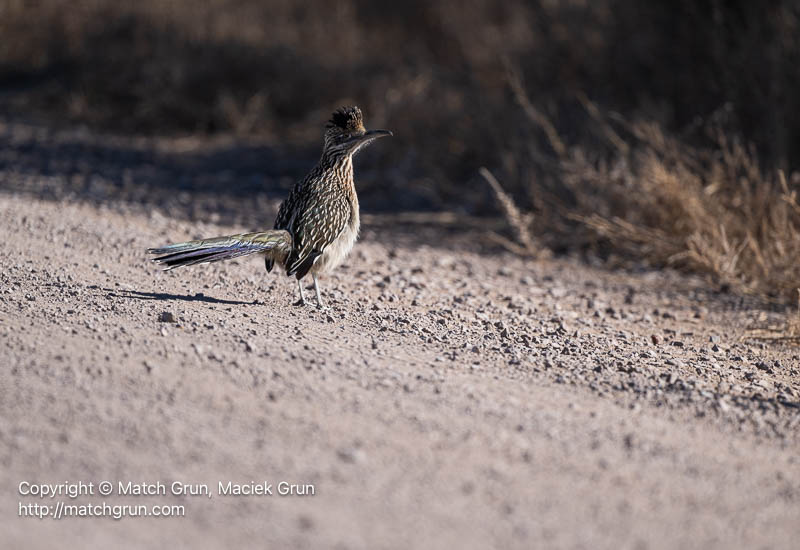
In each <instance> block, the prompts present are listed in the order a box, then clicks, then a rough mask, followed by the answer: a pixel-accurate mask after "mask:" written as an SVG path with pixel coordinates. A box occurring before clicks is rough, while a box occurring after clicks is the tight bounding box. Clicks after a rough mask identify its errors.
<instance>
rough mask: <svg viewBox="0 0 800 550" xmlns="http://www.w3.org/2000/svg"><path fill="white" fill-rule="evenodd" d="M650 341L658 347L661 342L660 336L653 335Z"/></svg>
mask: <svg viewBox="0 0 800 550" xmlns="http://www.w3.org/2000/svg"><path fill="white" fill-rule="evenodd" d="M650 341H651V342H653V344H655V345H658V343H659V342H660V341H661V340H660V339H659V337H658V334H651V335H650Z"/></svg>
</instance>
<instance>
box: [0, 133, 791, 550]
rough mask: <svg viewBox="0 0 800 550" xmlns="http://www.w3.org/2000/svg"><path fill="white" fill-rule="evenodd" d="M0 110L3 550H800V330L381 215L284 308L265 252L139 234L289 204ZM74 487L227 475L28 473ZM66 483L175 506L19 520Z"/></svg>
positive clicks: (289, 286)
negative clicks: (179, 510) (150, 487)
mask: <svg viewBox="0 0 800 550" xmlns="http://www.w3.org/2000/svg"><path fill="white" fill-rule="evenodd" d="M0 130H1V131H0V137H2V140H3V141H0V149H2V150H3V153H0V234H2V235H3V238H2V240H0V261H1V262H2V272H1V274H0V347H1V349H2V356H0V357H2V360H0V367H2V368H0V418H2V423H0V465H2V468H0V491H1V492H2V494H3V503H4V505H3V507H2V510H3V515H2V517H0V547H2V548H52V546H53V541H54V540H57V541H59V546H60V547H64V548H68V547H81V548H109V547H115V548H128V547H130V548H141V547H148V548H167V547H169V548H173V547H192V548H219V547H228V548H232V547H259V548H336V549H360V548H365V549H367V548H369V549H373V548H534V547H549V548H637V549H645V548H647V549H656V548H796V547H797V544H798V542H797V541H798V540H800V437H799V435H800V349H798V348H797V347H795V346H790V345H779V344H771V343H770V344H766V343H762V342H758V341H754V340H748V339H746V338H743V336H745V335H746V334H747V328H748V327H751V326H753V325H759V326H765V327H766V326H770V325H775V324H778V323H780V322H781V319H782V317H781V315H780V314H779V313H778V312H774V311H771V310H770V309H769V308H765V307H763V306H761V305H759V304H758V303H757V302H755V301H752V300H742V299H739V298H736V297H733V296H730V295H728V294H724V293H719V292H716V291H715V289H713V288H710V287H709V286H708V285H707V284H706V283H704V282H703V281H701V280H699V279H695V278H690V277H686V276H683V275H679V274H676V273H673V272H669V271H652V270H645V269H642V270H639V271H637V272H630V271H610V270H607V269H605V268H603V267H602V266H599V267H598V266H594V267H593V266H591V265H587V263H585V262H583V263H582V262H579V261H576V260H571V259H549V260H530V259H522V258H519V257H516V256H513V255H509V254H505V253H503V252H500V251H497V250H493V249H491V248H490V247H489V246H488V245H487V244H486V242H485V240H483V239H482V238H481V235H480V233H479V232H476V231H473V230H470V231H464V232H461V233H457V232H453V231H452V230H448V231H444V232H443V231H442V230H440V229H437V228H435V227H422V226H400V225H396V224H393V223H391V220H390V219H389V218H388V217H386V218H385V219H384V218H382V217H381V216H375V217H373V218H372V223H371V224H367V226H366V227H365V230H364V232H363V235H362V240H361V241H360V242H359V243H358V244H357V245H356V249H355V251H354V253H353V254H352V255H351V257H350V259H349V260H348V262H347V264H346V265H345V266H344V267H342V268H341V269H340V270H338V271H337V272H336V273H335V274H334V275H332V276H330V277H326V278H324V279H323V280H322V284H323V285H324V286H323V289H324V291H325V293H326V297H327V299H328V302H329V305H330V306H331V307H330V309H329V310H328V311H318V310H316V309H315V308H313V307H305V308H303V307H296V306H293V305H292V303H293V302H294V301H295V299H296V296H295V292H296V288H295V285H294V282H293V280H290V279H288V278H286V277H284V276H276V275H275V274H274V273H273V274H272V275H268V274H266V273H265V271H264V268H263V263H262V262H261V261H260V260H259V259H258V258H244V259H241V260H239V261H231V262H227V263H220V264H214V265H207V266H197V267H194V268H187V269H180V270H175V271H172V272H168V273H165V272H162V271H160V270H158V268H157V267H156V266H154V265H153V264H151V263H149V262H147V261H146V258H145V255H144V249H145V248H146V247H148V246H153V245H160V244H165V243H168V242H175V241H178V240H182V239H186V238H196V237H200V236H216V235H223V234H228V233H235V232H240V231H245V230H251V229H259V228H263V227H269V226H270V225H271V222H272V217H273V216H274V212H275V207H276V205H277V202H276V200H277V199H278V198H279V195H272V194H270V195H269V196H267V197H265V198H263V197H262V198H263V200H262V198H259V200H258V201H250V200H247V199H241V198H239V199H236V198H235V197H233V198H232V197H231V195H230V194H229V195H226V196H225V197H222V198H220V200H219V201H218V202H215V201H214V200H213V194H211V193H209V194H203V193H202V192H198V195H197V198H195V196H194V195H191V194H190V195H188V196H187V195H186V193H185V192H180V193H184V194H183V195H180V196H179V191H177V190H175V191H174V192H172V191H170V192H168V191H163V188H162V191H163V193H162V194H159V193H157V192H156V190H157V188H159V182H160V181H161V180H162V179H165V178H171V177H173V176H174V175H175V174H174V173H173V172H169V171H168V172H166V173H162V172H161V171H160V170H162V168H159V166H162V164H160V161H159V159H161V160H163V158H162V157H159V156H158V155H159V153H158V148H157V146H156V145H153V144H149V143H146V144H144V145H142V144H138V143H133V142H130V143H129V142H125V143H123V145H125V146H126V147H129V149H130V151H128V153H126V154H125V155H123V153H121V152H117V153H114V154H112V155H111V156H110V157H104V156H101V157H98V158H96V157H95V156H93V153H92V152H91V151H94V149H93V148H95V147H97V146H98V140H96V139H95V138H89V137H86V136H85V135H84V134H80V133H77V134H75V135H72V134H70V135H69V136H68V137H67V138H65V137H63V136H61V137H58V136H57V137H52V136H49V134H48V136H49V137H48V136H45V137H42V136H40V135H38V134H37V133H36V131H34V130H35V129H33V130H32V129H31V128H29V127H24V126H13V125H6V126H3V127H2V128H0ZM26 140H27V141H26ZM26 144H32V145H30V146H27V145H26ZM181 145H182V143H178V142H176V143H173V144H172V145H171V146H172V147H174V148H176V150H177V149H179V148H180V147H179V146H181ZM183 145H185V143H184V144H183ZM70 147H72V149H70ZM150 148H152V149H150ZM65 151H66V152H65ZM131 151H133V152H131ZM151 153H152V155H154V156H153V157H152V158H151V157H150V156H148V155H150V154H151ZM176 154H177V153H176ZM37 159H38V161H37ZM48 159H49V161H51V162H49V161H48ZM153 159H155V160H153ZM34 161H37V162H34ZM95 162H97V163H98V164H100V163H102V166H104V167H105V168H104V170H105V172H103V173H102V174H100V175H98V176H97V177H96V178H94V179H92V177H91V174H90V176H80V174H81V173H82V172H81V171H80V170H77V169H75V166H76V165H81V166H83V165H86V166H88V168H86V169H87V170H89V171H90V172H91V166H92V165H93V163H95ZM64 163H66V165H64ZM117 166H119V168H118V171H117V169H116V168H114V167H117ZM181 169H182V168H179V169H178V172H180V170H181ZM254 170H255V168H254ZM148 174H149V176H148ZM178 175H180V174H178ZM148 177H149V179H148ZM187 177H191V174H189V176H187ZM81 178H83V179H81ZM140 181H142V182H145V183H146V184H149V185H151V188H150V189H151V190H153V193H151V194H150V195H148V196H146V197H144V198H142V197H137V196H134V195H135V193H136V192H137V191H136V189H138V188H139V187H137V185H134V184H135V183H137V182H140ZM109 182H111V183H109ZM117 183H119V185H117ZM223 184H224V183H223ZM143 185H144V184H143ZM221 185H222V184H221ZM281 185H283V184H281ZM278 187H280V185H279V186H278ZM173 196H174V197H177V198H175V200H174V201H173V202H170V201H171V200H172V199H171V198H170V197H173ZM132 197H133V198H132ZM134 199H135V200H134ZM140 199H141V200H140ZM151 199H152V200H151ZM273 199H274V200H273ZM237 201H238V202H237ZM209 209H210V210H212V211H214V212H216V213H217V215H216V216H211V215H207V213H208V210H209ZM256 210H258V211H260V212H261V215H262V216H263V222H262V223H261V224H260V225H256V224H254V221H253V219H252V218H251V216H255V215H256ZM239 211H241V212H243V213H244V214H242V216H241V217H236V216H235V215H233V214H231V215H230V216H229V215H228V213H231V212H233V213H235V212H239ZM220 212H222V214H221V215H220V214H219V213H220ZM203 220H212V221H203ZM67 480H69V481H71V482H76V481H85V482H89V481H93V482H95V483H97V482H99V481H100V480H111V481H113V483H114V484H115V486H116V484H117V483H118V482H119V481H122V482H128V481H131V482H134V483H140V482H151V483H156V482H159V481H160V482H162V483H163V484H165V486H166V487H167V490H168V492H169V491H170V488H171V487H172V483H173V482H175V481H179V482H182V483H188V484H198V486H200V484H206V485H208V487H210V490H211V493H213V494H212V496H211V498H208V497H207V496H205V495H201V496H185V495H184V496H174V495H171V494H167V495H160V496H159V495H151V496H120V495H118V494H112V495H111V496H108V497H102V496H99V495H97V494H95V495H94V496H91V497H85V498H84V497H80V498H77V499H68V498H66V499H41V500H40V499H37V498H35V497H31V496H21V495H20V494H19V485H20V482H22V481H29V482H35V483H44V482H46V483H63V482H65V481H67ZM229 481H230V482H232V483H233V484H237V483H243V484H249V483H250V482H251V481H255V482H258V483H263V482H265V481H266V482H267V483H269V484H272V485H273V486H274V487H275V488H274V489H273V490H276V488H277V485H278V483H279V482H281V481H285V482H287V483H290V484H296V485H297V486H298V487H301V488H303V487H305V488H309V487H313V491H314V494H313V495H285V496H281V495H278V494H273V496H247V497H244V496H224V495H219V494H218V492H219V491H218V488H219V482H223V484H227V482H229ZM58 500H65V501H67V504H76V503H102V502H103V501H105V502H107V503H109V504H113V505H123V504H128V505H141V504H144V505H148V506H149V505H156V504H157V505H176V506H177V505H180V506H183V507H184V512H185V513H184V516H183V517H172V518H142V517H128V518H124V519H121V520H119V521H115V520H113V519H109V518H85V519H76V518H64V519H62V520H61V521H48V520H40V519H37V518H31V517H19V514H20V508H19V506H20V503H22V504H27V503H45V504H54V503H55V502H56V501H58Z"/></svg>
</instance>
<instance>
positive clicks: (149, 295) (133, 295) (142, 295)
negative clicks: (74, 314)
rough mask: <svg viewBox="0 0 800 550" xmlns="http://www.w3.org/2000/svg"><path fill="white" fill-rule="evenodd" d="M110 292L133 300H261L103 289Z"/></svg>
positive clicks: (208, 302) (206, 301)
mask: <svg viewBox="0 0 800 550" xmlns="http://www.w3.org/2000/svg"><path fill="white" fill-rule="evenodd" d="M103 290H105V291H106V292H108V295H109V296H113V297H115V298H128V299H132V300H157V301H166V300H181V301H184V302H205V303H207V304H225V305H256V304H259V303H261V302H259V301H258V300H254V301H251V302H242V301H240V300H225V299H223V298H214V297H213V296H206V295H205V294H203V293H200V292H198V293H196V294H192V295H189V294H170V293H168V292H145V291H141V290H122V291H120V290H111V289H109V288H106V289H103Z"/></svg>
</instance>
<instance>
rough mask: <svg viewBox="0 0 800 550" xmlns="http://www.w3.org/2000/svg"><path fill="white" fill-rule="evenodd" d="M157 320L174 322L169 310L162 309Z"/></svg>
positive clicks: (173, 316)
mask: <svg viewBox="0 0 800 550" xmlns="http://www.w3.org/2000/svg"><path fill="white" fill-rule="evenodd" d="M158 320H159V321H161V322H162V323H174V322H175V315H173V313H172V312H171V311H162V312H161V313H160V314H159V316H158Z"/></svg>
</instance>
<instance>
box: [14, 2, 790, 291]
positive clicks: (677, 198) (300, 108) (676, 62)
mask: <svg viewBox="0 0 800 550" xmlns="http://www.w3.org/2000/svg"><path fill="white" fill-rule="evenodd" d="M798 21H800V3H798V2H796V1H781V0H776V1H774V2H768V3H757V2H750V1H745V0H670V1H651V2H641V1H638V0H593V1H588V0H585V1H583V0H542V1H528V2H524V1H520V0H506V1H504V2H494V1H489V0H466V1H460V2H455V1H452V2H447V1H441V2H429V1H418V0H409V1H406V2H369V1H365V0H343V1H338V2H327V1H306V2H302V1H301V2H280V1H275V0H264V1H255V0H208V1H205V2H189V1H178V0H139V1H137V2H119V1H117V0H39V1H24V0H0V36H2V40H0V116H2V117H3V119H4V120H6V121H18V120H25V121H36V123H38V124H43V125H46V126H48V127H53V128H63V127H69V128H74V127H80V128H84V129H86V130H87V131H89V132H96V133H100V134H102V135H117V136H120V135H122V136H156V137H174V138H181V137H186V136H192V137H194V138H197V139H215V138H216V137H219V136H228V137H230V136H233V138H235V140H236V141H235V142H236V143H237V144H239V145H238V146H237V147H239V149H237V150H236V151H233V152H230V154H226V155H223V156H222V157H219V161H220V162H228V163H230V164H231V169H232V170H236V166H237V165H238V166H246V167H248V168H247V169H248V170H250V171H251V172H263V173H266V174H272V175H275V177H276V178H278V179H280V181H282V182H283V183H281V184H280V186H282V189H280V191H281V192H283V191H284V190H285V189H288V187H289V186H290V185H291V181H285V180H286V178H298V177H301V176H302V175H303V174H304V172H305V171H306V170H307V169H308V168H309V167H310V166H311V165H312V164H313V162H314V161H315V159H316V158H317V156H318V154H319V149H320V145H321V131H322V126H323V124H324V122H325V121H326V120H327V118H328V117H329V115H330V112H331V111H332V110H333V109H334V108H336V107H338V106H340V105H344V104H358V105H360V106H361V107H362V109H363V110H364V113H365V119H366V125H367V127H383V128H389V129H391V130H392V131H394V133H395V138H394V139H393V140H392V141H391V142H386V143H381V144H380V146H376V147H374V148H372V149H370V150H369V152H367V153H364V154H363V155H362V157H361V158H360V159H359V171H358V173H359V175H360V176H361V178H360V179H361V181H360V183H359V185H360V187H359V192H360V193H361V195H362V207H363V209H364V210H365V211H367V212H369V213H381V212H383V213H391V212H397V211H403V212H407V211H415V212H449V213H453V214H454V215H456V216H462V217H465V218H467V217H468V218H474V217H494V218H499V217H500V216H502V217H503V218H504V220H505V222H506V223H505V224H504V227H505V229H503V230H499V231H498V232H497V235H495V237H496V238H495V241H496V242H498V243H501V244H503V246H505V247H506V248H509V249H511V250H514V251H515V252H517V253H520V254H532V255H537V254H541V253H543V252H546V253H552V252H555V253H562V252H578V253H591V254H592V255H593V256H596V257H599V258H603V259H606V260H610V261H617V260H619V261H624V262H630V261H633V262H639V263H641V262H644V263H646V264H648V265H673V266H676V267H680V268H685V269H689V270H693V271H696V272H702V273H706V274H708V275H709V277H711V278H712V279H713V280H714V281H716V282H717V283H719V284H720V285H723V286H724V287H726V288H728V287H731V288H736V289H738V290H741V291H743V292H749V293H757V294H759V295H762V296H766V297H768V298H770V299H776V300H780V301H790V300H793V299H794V297H796V294H795V290H796V289H797V287H798V286H800V278H798V277H797V276H796V275H795V274H794V266H795V265H796V264H797V260H798V259H800V237H798V227H800V218H798V216H800V207H798V205H797V202H796V201H795V193H796V191H797V189H798V188H800V175H798V174H797V173H796V171H797V169H798V168H799V167H800V166H799V165H800V155H798V153H800V108H799V107H800V28H798ZM252 144H257V147H255V146H253V145H252ZM251 146H252V147H251ZM248 147H251V148H250V149H248ZM253 147H255V148H253ZM237 151H238V152H237ZM137 158H138V157H137ZM287 158H289V159H291V161H288V160H286V159H287ZM134 160H135V159H134ZM5 162H6V168H8V166H7V165H8V163H9V162H10V161H9V160H8V159H7V160H6V161H5ZM481 167H485V168H487V169H488V171H486V172H483V175H482V173H481V171H480V169H481ZM120 174H122V172H120ZM245 175H246V176H247V177H250V176H249V175H248V174H245ZM108 177H109V178H110V179H112V180H113V179H115V178H117V177H119V178H120V179H124V178H123V175H117V173H116V172H113V171H112V172H111V175H109V176H108ZM228 177H229V176H228ZM141 179H142V180H143V181H141V184H142V185H146V184H147V182H146V181H144V179H146V178H141ZM251 179H252V178H251ZM192 181H193V178H184V183H183V184H182V188H181V189H182V190H183V191H190V192H191V191H192V185H193V182H192ZM248 181H251V180H248ZM113 183H114V182H112V184H113ZM128 183H130V182H128ZM251 183H252V181H251ZM257 183H258V182H257V181H256V183H253V185H255V184H257ZM134 184H136V182H134ZM197 185H200V184H197ZM248 185H250V184H248ZM234 188H235V189H239V190H241V191H242V192H245V191H247V189H249V187H242V188H237V187H235V186H234ZM216 190H217V191H219V189H216ZM270 198H271V199H272V198H279V197H277V196H276V197H272V196H271V197H270Z"/></svg>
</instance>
